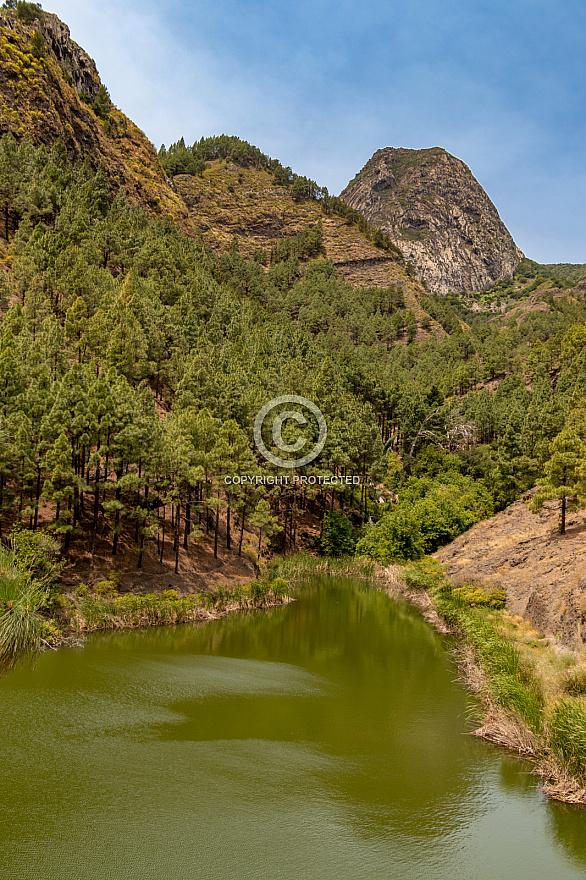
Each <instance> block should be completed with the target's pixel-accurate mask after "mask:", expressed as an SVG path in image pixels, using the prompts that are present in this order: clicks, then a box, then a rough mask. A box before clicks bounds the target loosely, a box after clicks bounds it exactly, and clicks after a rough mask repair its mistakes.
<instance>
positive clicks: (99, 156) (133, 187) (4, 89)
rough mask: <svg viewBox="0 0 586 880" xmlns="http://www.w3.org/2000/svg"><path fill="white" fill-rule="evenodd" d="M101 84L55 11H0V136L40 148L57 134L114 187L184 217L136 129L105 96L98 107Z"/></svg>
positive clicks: (73, 154)
mask: <svg viewBox="0 0 586 880" xmlns="http://www.w3.org/2000/svg"><path fill="white" fill-rule="evenodd" d="M101 86H102V83H101V80H100V77H99V74H98V71H97V69H96V65H95V64H94V62H93V61H92V59H91V58H90V57H89V55H87V54H86V52H84V50H83V49H82V48H81V47H80V46H78V45H77V43H75V42H74V41H73V40H72V39H71V37H70V34H69V28H68V27H67V25H65V24H63V22H62V21H60V20H59V19H58V18H57V16H56V15H52V14H50V13H47V12H41V11H40V12H39V17H38V18H37V19H36V20H33V21H29V22H28V23H27V22H23V21H21V20H20V19H18V17H17V15H16V13H15V12H13V11H2V12H0V135H2V134H5V133H6V132H12V134H13V135H14V136H15V137H16V138H17V140H21V139H22V138H24V137H30V138H31V139H32V140H33V142H34V143H36V144H41V143H43V144H47V145H48V146H51V145H52V144H54V143H55V141H56V140H57V139H58V138H61V140H62V142H63V144H64V145H65V148H66V150H67V153H68V155H69V156H70V158H72V159H82V158H83V159H87V160H89V162H90V163H91V164H92V165H93V167H95V168H98V167H102V168H103V170H104V172H105V174H106V176H107V178H108V180H109V182H110V185H111V186H112V188H113V189H114V190H117V189H119V188H124V189H125V190H126V192H127V193H128V195H129V199H130V200H131V201H133V202H138V201H140V202H142V203H143V204H144V205H146V206H147V207H148V208H150V210H152V211H153V213H162V214H171V215H172V216H174V217H175V218H176V219H178V220H180V221H182V222H183V223H189V220H188V214H187V210H186V208H185V206H184V205H183V202H182V201H181V199H180V198H179V197H178V196H177V195H176V193H175V192H174V191H173V189H172V187H171V186H170V184H169V181H168V180H167V177H166V175H165V172H164V171H163V169H162V168H161V165H160V163H159V160H158V157H157V152H156V150H155V148H154V147H153V145H152V144H151V143H150V142H149V141H148V139H147V138H146V137H145V135H144V134H143V132H142V131H140V129H139V128H138V127H137V126H136V125H134V123H133V122H131V121H130V119H128V118H127V117H126V116H125V115H124V114H123V113H121V112H120V110H118V109H117V108H116V107H114V106H113V105H112V106H110V107H108V103H109V102H108V100H107V98H106V104H105V105H104V102H102V106H101V108H98V106H97V104H96V103H95V102H96V98H97V97H98V94H99V92H100V88H101ZM100 114H101V115H100Z"/></svg>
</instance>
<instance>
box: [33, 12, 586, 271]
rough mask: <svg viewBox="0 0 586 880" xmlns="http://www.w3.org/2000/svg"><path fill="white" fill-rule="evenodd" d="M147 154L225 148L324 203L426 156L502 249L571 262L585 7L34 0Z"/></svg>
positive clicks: (578, 230)
mask: <svg viewBox="0 0 586 880" xmlns="http://www.w3.org/2000/svg"><path fill="white" fill-rule="evenodd" d="M43 6H44V8H45V9H47V10H49V11H52V12H55V13H57V15H59V17H60V18H62V19H63V20H64V21H65V22H66V23H67V24H68V25H69V27H70V29H71V35H72V37H73V39H74V40H76V41H77V42H78V43H80V44H81V45H82V46H83V47H84V48H85V49H86V51H87V52H89V54H90V55H91V56H92V57H93V58H94V60H95V61H96V64H97V66H98V70H99V71H100V74H101V76H102V79H103V81H104V82H105V84H106V86H107V87H108V89H109V90H110V94H111V96H112V99H113V100H114V102H115V103H116V104H117V105H118V106H119V107H120V108H121V109H122V110H123V111H124V112H125V113H126V114H127V115H128V116H130V118H131V119H133V120H134V121H135V122H136V123H137V124H138V125H140V127H141V128H142V129H143V130H144V131H145V132H146V134H147V135H148V137H149V138H150V139H151V140H152V141H153V142H154V143H155V144H156V146H157V147H158V146H160V144H161V143H163V142H164V143H166V144H169V143H171V142H172V141H174V140H177V139H178V138H179V137H180V136H181V135H183V136H184V137H185V139H186V141H187V142H188V143H191V142H193V141H194V140H196V139H199V138H200V137H202V136H208V135H212V134H221V133H222V132H223V133H226V134H236V135H238V136H239V137H242V138H244V139H246V140H248V141H251V142H252V143H254V144H256V145H257V146H258V147H260V149H261V150H263V152H265V153H268V154H269V155H271V156H273V157H276V158H278V159H280V161H281V162H283V164H285V165H290V166H291V167H292V168H293V170H294V171H296V172H297V173H299V174H305V175H307V176H309V177H312V178H314V179H315V180H317V182H318V183H319V184H320V185H322V186H327V187H328V189H329V190H330V192H332V193H335V194H337V193H339V192H340V190H341V189H343V187H344V186H345V185H346V184H347V183H348V181H349V180H350V179H351V178H352V177H353V176H354V175H355V174H356V173H357V172H358V171H359V170H360V168H361V167H362V166H363V165H364V163H365V162H366V161H367V160H368V159H369V158H370V156H371V155H372V153H373V152H374V151H375V150H377V149H379V148H380V147H386V146H395V147H399V146H402V147H431V146H442V147H444V148H445V149H446V150H448V151H449V152H450V153H453V154H454V155H456V156H458V157H459V158H460V159H462V160H463V161H464V162H466V164H467V165H468V166H469V167H470V169H471V170H472V172H473V174H474V175H475V176H476V177H477V178H478V180H479V181H480V183H481V184H482V185H483V186H484V188H485V189H486V191H487V192H488V194H489V196H490V197H491V199H492V200H493V202H494V203H495V205H496V207H497V209H498V210H499V213H500V215H501V217H502V219H503V220H504V222H505V223H506V224H507V226H508V228H509V230H510V231H511V233H512V235H513V237H514V239H515V241H516V242H517V244H518V245H519V247H520V248H521V249H522V250H523V251H524V252H525V253H526V254H527V256H529V257H531V258H533V259H536V260H539V261H540V262H579V263H584V262H586V162H585V153H586V149H585V148H586V51H585V50H586V3H584V0H556V2H554V0H508V2H504V0H485V2H479V0H401V2H397V0H386V2H379V0H363V2H350V0H337V2H333V0H290V2H285V0H215V2H212V0H191V2H182V0H168V2H165V0H159V2H156V3H155V2H154V0H126V2H125V3H124V4H120V3H119V2H116V3H115V2H114V0H45V2H44V3H43Z"/></svg>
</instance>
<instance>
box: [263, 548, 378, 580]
mask: <svg viewBox="0 0 586 880" xmlns="http://www.w3.org/2000/svg"><path fill="white" fill-rule="evenodd" d="M376 567H377V566H376V562H375V560H374V559H369V558H367V557H365V556H311V555H310V554H309V553H297V554H295V556H283V557H279V558H276V559H273V560H272V561H271V563H270V566H269V569H270V571H271V572H273V573H275V574H278V575H279V577H281V578H285V580H289V581H295V580H305V579H307V578H309V577H311V576H312V575H315V574H330V575H339V576H348V577H355V578H360V579H362V580H370V579H371V578H372V577H374V575H375V571H376Z"/></svg>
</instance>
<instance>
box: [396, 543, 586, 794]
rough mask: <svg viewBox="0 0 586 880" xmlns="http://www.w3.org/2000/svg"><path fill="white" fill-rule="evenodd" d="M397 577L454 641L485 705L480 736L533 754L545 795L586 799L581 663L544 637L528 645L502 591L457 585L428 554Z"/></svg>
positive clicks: (585, 684) (585, 673)
mask: <svg viewBox="0 0 586 880" xmlns="http://www.w3.org/2000/svg"><path fill="white" fill-rule="evenodd" d="M397 574H399V575H400V576H401V577H402V580H403V582H404V584H405V585H406V587H407V589H408V590H409V591H412V592H411V595H413V591H419V592H420V593H421V594H422V595H423V594H427V595H428V596H429V597H430V599H431V601H432V602H433V606H434V608H435V610H436V611H437V613H438V614H439V615H440V617H441V618H442V619H443V621H445V622H446V623H447V624H448V625H449V627H450V629H451V632H452V633H453V634H454V635H456V636H457V637H458V638H459V640H460V647H459V656H460V660H461V665H462V667H463V671H464V674H465V677H466V680H467V682H468V684H469V685H470V687H471V688H472V689H473V690H474V691H475V692H476V693H477V695H478V697H479V699H480V701H481V703H482V707H483V711H482V727H481V728H480V730H479V731H477V733H478V734H479V735H482V736H485V737H486V738H487V739H491V740H493V741H494V742H498V743H501V744H502V745H506V746H509V747H512V748H515V749H517V750H518V751H519V752H524V753H526V754H528V755H531V756H532V757H533V758H535V759H538V760H539V761H540V764H539V767H538V772H540V773H541V774H542V775H544V776H547V777H549V778H550V779H553V780H554V783H553V784H550V783H548V784H547V785H546V786H545V787H544V791H546V793H547V794H549V795H550V796H552V797H556V798H558V799H560V800H568V801H572V802H575V803H582V802H586V698H585V694H586V667H585V666H584V665H572V666H570V667H569V668H567V666H566V665H564V664H563V663H560V662H559V659H560V658H559V657H558V656H557V654H556V653H555V651H554V649H552V648H550V647H549V646H548V642H547V640H546V639H545V638H544V639H542V640H540V641H539V640H538V642H535V641H534V640H532V641H531V642H527V641H526V639H525V633H524V631H523V630H521V629H519V630H518V631H517V630H516V629H511V621H512V620H513V621H514V620H517V618H511V617H510V615H509V614H508V612H507V611H506V610H504V604H505V598H506V596H505V595H504V593H503V591H502V590H495V589H488V590H487V589H485V588H484V587H483V586H481V585H479V584H464V585H458V586H454V585H452V584H450V583H449V582H448V581H447V579H446V577H445V573H444V570H443V568H442V566H441V565H439V563H437V562H436V561H435V560H434V559H431V558H429V557H426V558H424V559H422V560H419V561H416V562H411V563H410V564H408V565H406V566H404V567H401V568H400V569H397V570H393V571H392V575H393V581H396V579H397ZM518 620H520V618H518ZM470 652H472V655H473V659H472V660H471V654H470ZM545 652H549V653H550V654H551V656H549V655H548V658H547V660H548V662H547V663H545V662H543V658H542V657H541V655H542V654H544V653H545ZM540 661H541V662H540ZM550 661H551V662H550ZM546 668H547V669H548V670H549V673H548V676H547V677H546V673H545V669H546ZM552 669H553V670H554V672H553V673H552V672H551V670H552Z"/></svg>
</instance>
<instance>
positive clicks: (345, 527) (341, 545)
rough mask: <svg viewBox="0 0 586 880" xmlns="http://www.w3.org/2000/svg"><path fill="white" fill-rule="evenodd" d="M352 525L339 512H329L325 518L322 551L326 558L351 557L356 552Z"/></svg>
mask: <svg viewBox="0 0 586 880" xmlns="http://www.w3.org/2000/svg"><path fill="white" fill-rule="evenodd" d="M353 532H354V530H353V528H352V523H351V522H350V520H349V519H348V517H347V516H345V515H344V514H343V513H342V512H341V511H339V510H329V511H327V513H326V514H325V516H324V521H323V528H322V536H321V542H320V544H321V550H322V553H324V554H325V555H326V556H349V555H350V554H352V553H353V552H354V547H355V545H356V542H355V540H354V534H353Z"/></svg>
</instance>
